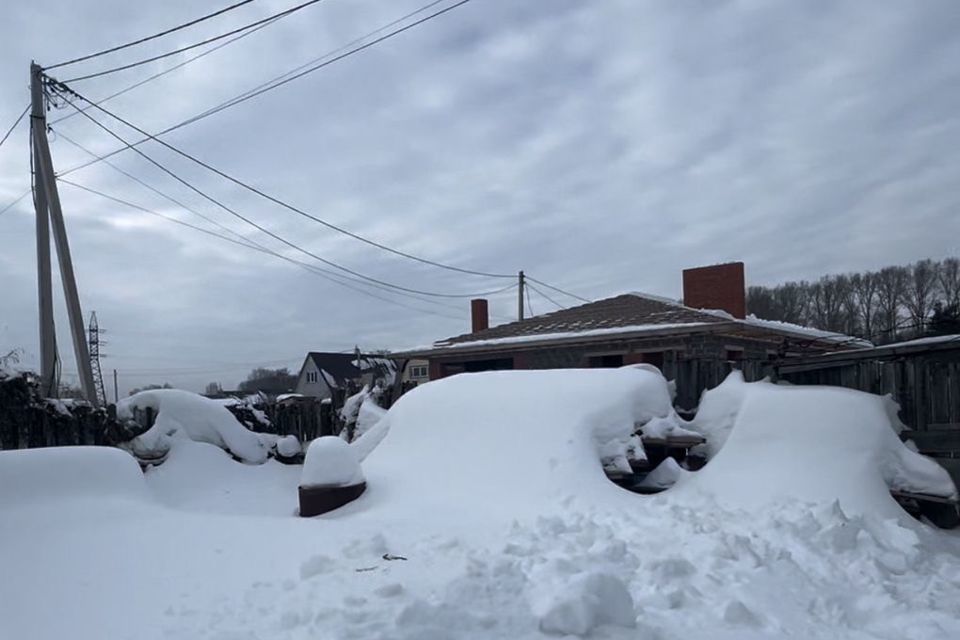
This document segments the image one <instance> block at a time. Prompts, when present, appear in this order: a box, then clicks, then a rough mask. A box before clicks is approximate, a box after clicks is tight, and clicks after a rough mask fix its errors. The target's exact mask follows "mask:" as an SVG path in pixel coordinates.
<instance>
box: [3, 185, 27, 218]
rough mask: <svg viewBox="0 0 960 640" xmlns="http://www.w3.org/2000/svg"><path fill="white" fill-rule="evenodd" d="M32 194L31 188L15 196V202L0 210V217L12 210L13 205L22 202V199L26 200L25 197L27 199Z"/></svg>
mask: <svg viewBox="0 0 960 640" xmlns="http://www.w3.org/2000/svg"><path fill="white" fill-rule="evenodd" d="M32 192H33V188H32V187H31V188H30V189H27V190H26V191H24V192H23V193H21V194H20V195H19V196H17V199H16V200H14V201H13V202H11V203H10V204H8V205H7V206H5V207H4V208H3V209H0V216H2V215H3V214H5V213H6V212H7V211H9V210H10V209H12V208H13V207H14V205H16V204H17V203H18V202H20V201H21V200H23V199H24V198H26V197H27V196H28V195H30V194H31V193H32Z"/></svg>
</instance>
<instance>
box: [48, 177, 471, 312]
mask: <svg viewBox="0 0 960 640" xmlns="http://www.w3.org/2000/svg"><path fill="white" fill-rule="evenodd" d="M58 182H61V183H63V184H66V185H69V186H71V187H75V188H77V189H81V190H83V191H86V192H88V193H92V194H95V195H98V196H100V197H102V198H105V199H107V200H111V201H113V202H117V203H119V204H122V205H125V206H128V207H131V208H133V209H137V210H138V211H142V212H144V213H149V214H150V215H154V216H157V217H159V218H163V219H164V220H167V221H169V222H173V223H175V224H178V225H181V226H183V227H187V228H189V229H193V230H194V231H199V232H200V233H204V234H207V235H209V236H212V237H215V238H219V239H220V240H225V241H227V242H230V243H233V244H236V245H239V246H241V247H245V248H247V249H252V250H254V251H259V252H261V253H265V254H268V255H272V256H274V257H277V258H280V259H281V260H285V261H286V262H289V263H291V264H294V265H297V266H299V267H302V268H304V269H306V270H307V271H309V272H311V273H313V274H314V275H318V276H320V277H322V278H325V279H326V280H329V281H331V282H333V283H334V284H339V285H341V286H344V287H346V288H348V289H352V290H354V291H356V292H358V293H362V294H363V295H366V296H369V297H372V298H375V299H377V300H381V301H383V302H387V303H390V304H395V305H398V306H400V307H404V308H406V309H411V310H414V311H419V312H421V313H427V314H431V315H436V316H440V317H443V318H449V319H452V320H463V319H464V317H465V316H451V315H448V314H444V313H439V312H436V311H432V310H429V309H422V308H419V307H413V306H410V305H407V304H404V303H402V302H400V301H397V300H393V299H390V298H384V297H382V296H379V295H377V294H374V293H371V292H369V291H366V290H364V289H359V288H357V287H355V286H352V285H350V284H347V283H346V282H342V281H341V279H344V280H349V278H347V277H346V276H341V275H339V274H336V273H334V272H330V271H327V270H325V269H321V268H320V267H317V266H315V265H311V264H307V263H305V262H301V261H299V260H295V259H294V258H290V257H289V256H285V255H283V254H282V253H279V252H277V251H273V250H272V249H269V248H267V247H264V246H262V245H256V244H245V243H243V242H240V241H238V240H235V239H233V238H231V237H229V236H225V235H221V234H219V233H216V232H215V231H210V230H209V229H204V228H203V227H198V226H196V225H193V224H190V223H189V222H184V221H183V220H179V219H177V218H174V217H172V216H167V215H165V214H162V213H160V212H158V211H154V210H152V209H148V208H146V207H142V206H140V205H138V204H135V203H133V202H129V201H127V200H123V199H122V198H117V197H116V196H111V195H109V194H107V193H104V192H102V191H98V190H96V189H92V188H90V187H87V186H84V185H81V184H78V183H76V182H72V181H70V180H66V179H63V178H60V179H58ZM358 282H360V284H364V285H366V286H372V285H370V284H369V283H364V282H362V281H358ZM389 292H390V293H393V294H394V295H404V294H399V293H398V292H396V291H389ZM410 297H413V296H410ZM414 299H416V300H422V301H423V302H431V303H435V304H439V303H436V301H433V300H423V299H421V298H414ZM442 306H447V305H442Z"/></svg>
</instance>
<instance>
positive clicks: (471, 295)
mask: <svg viewBox="0 0 960 640" xmlns="http://www.w3.org/2000/svg"><path fill="white" fill-rule="evenodd" d="M59 95H60V98H62V99H63V100H64V101H65V102H66V103H67V104H69V105H70V106H71V107H73V108H74V109H78V110H79V108H78V107H77V105H76V104H74V103H73V102H72V101H71V100H70V99H69V98H67V97H66V96H64V95H63V94H62V93H60V94H59ZM94 106H96V105H94ZM96 108H97V109H98V110H100V111H104V112H107V111H106V110H105V109H104V108H103V107H99V106H96ZM81 114H82V115H83V116H84V117H85V118H87V119H89V120H90V121H91V122H93V123H94V124H95V125H97V126H98V127H99V128H101V129H103V130H104V131H106V132H107V133H108V134H110V135H111V136H113V137H114V138H115V139H117V140H118V141H120V142H122V143H123V144H125V145H127V146H129V147H130V148H131V149H133V151H134V152H135V153H137V154H138V155H139V156H141V157H142V158H144V159H145V160H147V161H148V162H150V163H151V164H153V165H154V166H156V167H157V168H158V169H160V170H161V171H163V172H164V173H166V174H167V175H169V176H170V177H172V178H173V179H175V180H176V181H177V182H180V183H181V184H183V185H184V186H186V187H187V188H189V189H190V190H192V191H194V192H195V193H197V194H198V195H200V196H201V197H203V198H205V199H206V200H208V201H210V202H211V203H213V204H215V205H217V206H218V207H220V208H221V209H223V210H224V211H227V212H228V213H230V214H231V215H233V216H235V217H237V218H239V219H241V220H243V221H244V222H246V223H247V224H249V225H251V226H253V227H255V228H257V229H258V230H260V231H261V232H263V233H266V234H267V235H269V236H270V237H272V238H274V239H275V240H278V241H280V242H282V243H283V244H285V245H287V246H289V247H290V248H292V249H295V250H297V251H299V252H301V253H304V254H306V255H308V256H310V257H312V258H313V259H315V260H318V261H320V262H322V263H324V264H326V265H328V266H331V267H333V268H335V269H339V270H340V271H344V272H346V273H349V274H351V275H353V276H356V277H359V278H362V279H363V280H368V281H370V282H375V283H378V284H381V285H384V286H387V287H390V288H393V289H397V290H400V291H406V292H409V293H417V294H420V295H426V296H432V297H438V298H475V297H480V296H485V295H493V294H496V293H501V292H503V291H506V290H508V289H510V288H512V286H513V285H509V286H507V287H503V288H502V289H496V290H493V291H485V292H480V293H463V294H460V293H456V294H453V293H438V292H433V291H423V290H420V289H413V288H410V287H404V286H401V285H398V284H394V283H390V282H386V281H383V280H379V279H377V278H373V277H371V276H367V275H364V274H362V273H359V272H357V271H354V270H353V269H350V268H348V267H344V266H343V265H340V264H337V263H336V262H333V261H332V260H328V259H326V258H323V257H321V256H319V255H317V254H315V253H312V252H310V251H308V250H307V249H304V248H303V247H300V246H298V245H297V244H295V243H293V242H291V241H290V240H287V239H286V238H284V237H282V236H280V235H277V234H276V233H274V232H272V231H270V230H269V229H267V228H265V227H263V226H261V225H259V224H257V223H256V222H253V221H252V220H250V219H249V218H247V217H245V216H243V215H242V214H240V213H238V212H237V211H235V210H233V209H231V208H230V207H228V206H227V205H225V204H223V203H222V202H220V201H219V200H217V199H216V198H213V197H212V196H210V195H209V194H207V193H205V192H204V191H202V190H200V189H199V188H197V187H196V186H194V185H193V184H191V183H190V182H188V181H187V180H185V179H183V178H181V177H180V176H178V175H177V174H176V173H174V172H173V171H171V170H170V169H169V168H167V167H166V166H164V165H163V164H161V163H159V162H157V161H156V160H154V159H153V158H151V157H150V156H148V155H147V154H145V153H144V152H143V151H141V150H140V149H137V148H135V147H133V146H132V145H131V144H130V143H129V142H128V141H127V140H125V139H124V138H123V137H122V136H120V135H119V134H117V133H116V132H114V131H113V130H112V129H110V128H109V127H107V126H106V125H104V124H103V123H101V122H100V121H98V120H97V119H96V118H94V117H92V116H91V115H90V114H89V113H86V112H81ZM108 115H109V113H108ZM117 119H118V120H120V121H121V122H124V121H123V120H122V119H120V118H117ZM124 124H127V123H126V122H124ZM127 126H130V127H131V128H133V129H137V128H136V127H134V126H133V125H129V124H128V125H127ZM137 130H139V131H142V129H137ZM159 142H160V143H161V144H162V145H164V146H167V145H166V143H165V142H163V141H159ZM171 148H172V147H171ZM178 153H180V154H181V155H185V156H186V154H183V153H182V152H179V151H178ZM198 162H199V161H198ZM214 172H217V171H216V170H214Z"/></svg>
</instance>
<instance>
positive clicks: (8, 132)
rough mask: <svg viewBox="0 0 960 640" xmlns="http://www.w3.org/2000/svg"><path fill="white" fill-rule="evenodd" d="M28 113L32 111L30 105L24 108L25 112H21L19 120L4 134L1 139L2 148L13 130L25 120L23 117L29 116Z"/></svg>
mask: <svg viewBox="0 0 960 640" xmlns="http://www.w3.org/2000/svg"><path fill="white" fill-rule="evenodd" d="M27 111H30V105H29V104H27V106H25V107H24V108H23V111H21V112H20V115H19V116H17V119H16V120H14V121H13V124H12V125H10V128H9V129H7V132H6V133H5V134H3V138H2V139H0V147H2V146H3V143H4V142H6V141H7V138H9V137H10V134H11V133H13V130H14V129H16V128H17V125H18V124H20V121H21V120H23V116H25V115H27Z"/></svg>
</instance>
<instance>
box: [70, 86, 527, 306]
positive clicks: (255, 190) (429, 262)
mask: <svg viewBox="0 0 960 640" xmlns="http://www.w3.org/2000/svg"><path fill="white" fill-rule="evenodd" d="M61 85H62V83H61ZM55 86H60V85H55ZM66 90H67V91H70V92H71V93H74V94H75V95H77V96H78V97H79V98H80V99H81V100H84V101H86V102H88V103H90V104H91V106H93V107H94V108H95V109H97V110H98V111H100V112H102V113H104V114H106V115H108V116H110V117H111V118H113V119H115V120H117V121H118V122H121V123H123V124H124V125H126V126H127V127H130V128H131V129H133V130H134V131H137V132H139V133H141V134H143V135H146V136H148V137H149V139H151V140H153V141H155V142H157V143H158V144H160V145H161V146H163V147H165V148H167V149H169V150H170V151H173V152H174V153H176V154H178V155H179V156H181V157H183V158H186V159H188V160H190V161H191V162H193V163H195V164H198V165H200V166H201V167H203V168H205V169H207V170H208V171H210V172H212V173H215V174H216V175H218V176H220V177H222V178H224V179H225V180H228V181H230V182H232V183H233V184H235V185H237V186H239V187H242V188H244V189H246V190H247V191H250V192H251V193H254V194H256V195H258V196H260V197H262V198H264V199H265V200H268V201H269V202H272V203H274V204H276V205H279V206H281V207H283V208H285V209H287V210H289V211H292V212H294V213H296V214H297V215H300V216H301V217H304V218H307V219H308V220H311V221H313V222H316V223H318V224H321V225H323V226H325V227H327V228H328V229H331V230H333V231H337V232H338V233H341V234H344V235H346V236H349V237H351V238H353V239H354V240H358V241H360V242H363V243H365V244H368V245H370V246H373V247H376V248H378V249H381V250H383V251H387V252H389V253H392V254H394V255H398V256H401V257H404V258H407V259H409V260H414V261H416V262H420V263H422V264H426V265H430V266H433V267H438V268H441V269H446V270H448V271H455V272H458V273H464V274H468V275H474V276H481V277H487V278H509V279H511V280H512V279H513V278H514V277H515V276H513V275H512V274H500V273H490V272H485V271H477V270H473V269H464V268H462V267H457V266H454V265H448V264H444V263H441V262H437V261H435V260H429V259H427V258H421V257H420V256H417V255H414V254H411V253H408V252H406V251H402V250H400V249H394V248H393V247H390V246H387V245H385V244H382V243H380V242H377V241H376V240H371V239H369V238H366V237H364V236H361V235H359V234H357V233H354V232H352V231H349V230H347V229H345V228H343V227H340V226H338V225H335V224H333V223H331V222H328V221H327V220H324V219H323V218H319V217H317V216H315V215H312V214H310V213H307V212H306V211H304V210H302V209H299V208H298V207H295V206H293V205H291V204H289V203H288V202H285V201H283V200H280V199H279V198H277V197H275V196H272V195H270V194H268V193H266V192H264V191H262V190H261V189H258V188H257V187H254V186H251V185H249V184H247V183H246V182H243V181H242V180H240V179H238V178H235V177H233V176H231V175H229V174H227V173H225V172H223V171H221V170H219V169H217V168H216V167H213V166H212V165H210V164H208V163H206V162H204V161H203V160H199V159H198V158H196V157H194V156H193V155H191V154H189V153H186V152H185V151H182V150H180V149H178V148H177V147H174V146H173V145H171V144H169V143H167V142H165V141H163V140H161V139H159V138H157V137H156V136H153V135H151V134H148V133H147V132H146V131H144V130H143V129H141V128H140V127H137V126H136V125H134V124H132V123H131V122H129V121H128V120H125V119H124V118H121V117H120V116H118V115H116V114H114V113H112V112H111V111H109V110H107V109H105V108H104V107H102V106H100V105H98V104H95V103H91V102H90V101H89V100H88V99H87V98H84V97H83V96H82V95H80V94H78V93H76V92H75V91H73V90H72V89H70V88H69V87H67V88H66ZM61 97H63V99H64V100H65V101H66V102H67V103H68V104H70V106H72V107H73V108H74V109H77V110H78V111H79V113H81V114H82V115H84V116H85V117H87V118H89V119H90V120H92V121H93V122H94V123H95V124H97V125H98V126H100V127H103V125H102V124H100V123H99V122H98V121H97V120H95V119H93V118H92V117H91V116H90V115H89V114H88V113H86V112H84V111H80V110H79V108H78V107H77V106H76V105H75V104H74V103H73V102H71V101H70V100H69V99H68V98H66V97H64V96H63V95H62V94H61ZM107 131H108V132H109V130H107ZM118 139H119V138H118ZM124 144H126V145H127V146H128V147H129V148H130V149H133V150H134V151H135V152H137V153H140V151H139V149H137V148H136V147H135V146H134V145H133V144H131V143H129V142H127V141H124ZM61 175H66V174H61ZM492 293H495V292H492Z"/></svg>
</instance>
